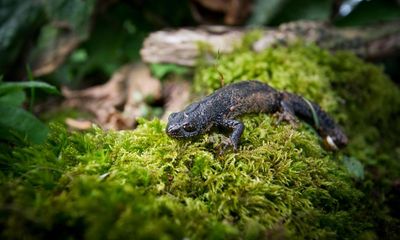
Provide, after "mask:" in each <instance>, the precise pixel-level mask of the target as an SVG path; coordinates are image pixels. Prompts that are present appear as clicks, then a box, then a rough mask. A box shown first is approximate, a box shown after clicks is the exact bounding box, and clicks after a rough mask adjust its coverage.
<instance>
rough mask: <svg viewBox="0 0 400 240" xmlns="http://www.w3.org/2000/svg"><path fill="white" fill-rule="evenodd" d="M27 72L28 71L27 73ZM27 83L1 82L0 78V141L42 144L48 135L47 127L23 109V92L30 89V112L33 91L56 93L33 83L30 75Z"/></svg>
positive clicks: (52, 89) (46, 85)
mask: <svg viewBox="0 0 400 240" xmlns="http://www.w3.org/2000/svg"><path fill="white" fill-rule="evenodd" d="M28 72H29V71H28ZM28 75H30V77H29V80H30V81H29V82H3V81H2V78H0V113H1V115H2V116H1V117H0V139H1V140H6V141H11V142H18V141H21V140H22V141H28V142H32V143H42V142H43V141H44V140H45V139H46V137H47V133H48V131H49V130H48V128H47V126H46V125H45V124H44V123H42V122H41V121H40V120H39V119H37V118H36V117H35V116H34V115H33V114H32V113H31V112H28V111H26V110H25V109H24V108H23V104H24V103H25V101H26V100H27V97H26V94H25V90H27V89H30V96H31V98H30V103H29V106H30V110H31V111H32V106H33V100H34V99H33V98H34V95H35V91H34V89H36V88H39V89H42V90H44V91H46V92H49V93H58V91H57V89H56V88H55V87H54V86H51V85H50V84H47V83H45V82H40V81H34V80H33V78H32V76H31V74H28Z"/></svg>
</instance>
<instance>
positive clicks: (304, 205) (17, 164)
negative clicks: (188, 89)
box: [0, 45, 399, 239]
mask: <svg viewBox="0 0 400 240" xmlns="http://www.w3.org/2000/svg"><path fill="white" fill-rule="evenodd" d="M218 71H220V72H221V73H222V75H223V76H224V82H225V83H229V82H232V81H237V80H242V79H254V78H257V79H260V80H262V81H268V82H269V83H270V84H271V85H273V86H275V87H277V88H280V89H286V90H289V91H292V92H298V93H300V94H302V95H304V96H307V97H308V98H310V99H313V100H315V101H317V102H320V103H321V105H322V106H323V107H324V108H326V109H328V110H329V111H330V112H331V113H332V114H333V115H334V116H335V117H336V118H337V119H338V120H339V121H340V122H341V123H342V124H343V125H344V126H345V127H346V131H347V132H348V133H349V135H350V136H351V144H350V146H349V148H348V149H347V150H345V151H342V152H340V153H329V152H326V151H324V150H323V149H322V148H321V144H320V139H319V137H318V136H317V134H316V133H315V132H314V130H313V129H312V128H311V127H310V126H308V125H306V124H302V125H300V127H299V128H297V129H296V128H293V127H292V126H290V125H288V124H284V123H283V124H279V125H276V124H274V122H275V119H274V118H273V117H271V116H268V115H265V114H259V115H248V116H244V117H243V118H242V120H243V121H244V123H245V125H246V130H245V132H244V134H243V137H242V140H241V145H240V150H239V151H238V152H236V153H235V152H227V153H225V154H224V155H218V149H217V146H218V145H219V144H220V142H221V141H222V138H223V137H222V136H221V135H219V134H216V133H210V134H208V135H204V136H201V137H198V138H197V139H193V140H184V141H178V140H175V139H171V138H169V137H168V136H167V135H166V134H165V132H164V128H165V123H164V122H160V121H159V120H157V119H156V120H153V121H145V120H141V121H140V122H139V127H138V128H137V129H136V130H134V131H119V132H116V131H103V130H100V129H98V128H95V129H92V130H91V131H89V132H86V133H76V132H75V133H68V132H67V131H66V130H65V128H64V127H61V126H58V125H52V127H51V134H50V138H49V140H48V141H47V142H46V143H45V144H42V145H35V146H26V147H14V148H11V150H10V149H9V150H8V151H2V152H1V153H0V191H1V193H2V194H1V195H0V229H2V230H1V233H0V237H1V238H33V239H44V238H54V237H57V238H78V239H79V238H87V239H126V238H128V239H129V238H135V239H183V238H190V239H239V238H245V239H259V238H268V239H274V238H275V239H281V238H290V239H304V238H307V239H317V238H318V239H328V238H339V239H342V238H349V239H354V238H356V237H359V238H365V237H368V238H374V237H376V235H377V234H381V233H379V232H377V231H376V229H377V228H378V227H379V225H378V224H385V226H386V227H387V226H396V223H398V221H397V220H396V219H394V218H391V217H390V215H389V214H388V206H387V205H384V204H383V200H376V199H372V200H370V199H369V196H370V195H369V191H371V192H372V191H373V190H375V189H376V188H375V187H376V185H377V183H376V182H372V180H371V179H372V178H371V176H370V175H367V178H366V180H364V181H363V182H358V183H355V182H354V181H353V179H352V177H351V174H350V173H349V172H348V171H347V170H346V169H345V167H344V166H343V165H342V164H341V161H342V159H343V158H345V157H351V158H355V159H359V160H360V161H362V162H363V163H364V164H368V166H379V164H381V163H388V164H391V165H390V166H393V167H394V169H392V170H390V171H388V172H390V173H391V175H389V176H391V177H395V176H398V175H396V174H398V173H396V168H395V167H397V165H396V164H394V163H393V159H395V154H394V152H392V151H389V149H390V146H392V147H393V146H395V143H394V142H392V137H393V136H394V133H388V134H387V135H385V134H386V133H385V131H389V130H390V129H392V131H393V132H395V131H398V129H396V128H397V127H396V126H393V125H392V122H391V121H394V120H395V118H390V116H392V115H394V113H395V111H396V109H398V108H397V107H396V106H398V105H396V104H398V102H399V100H398V98H399V95H398V89H396V88H395V87H394V86H393V85H392V84H390V81H389V80H388V79H387V78H386V77H385V76H384V75H383V74H382V73H381V71H380V70H379V69H378V68H376V67H374V66H372V65H370V64H366V63H363V62H362V61H360V60H358V59H357V58H355V57H353V56H350V55H348V54H345V53H338V54H336V55H334V56H332V55H329V54H328V53H326V52H324V51H322V50H320V49H318V48H316V47H312V46H311V47H305V46H299V45H298V46H293V47H288V48H277V49H275V50H274V51H272V50H267V52H263V53H260V54H255V53H251V52H248V51H245V50H243V49H242V50H240V51H238V52H237V53H235V54H232V55H224V56H221V57H220V59H219V62H218V64H217V65H216V66H210V67H207V66H203V67H202V68H201V69H200V68H199V70H198V72H197V74H196V80H195V89H196V91H197V93H202V94H204V93H209V92H211V91H212V90H213V89H216V88H218V87H219V84H220V76H219V74H218ZM356 87H357V88H356ZM382 87H384V88H386V89H385V90H382ZM354 88H356V90H355V89H354ZM387 89H390V90H387ZM351 93H354V94H351ZM383 93H385V94H383ZM355 94H358V95H360V98H359V97H356V96H355ZM383 95H384V96H383ZM389 101H390V103H391V104H392V105H391V106H387V105H388V104H389ZM366 103H367V104H372V105H373V106H371V107H369V106H368V110H367V111H366V110H363V108H362V106H363V104H366ZM378 106H381V107H378ZM382 106H384V107H382ZM386 106H387V107H386ZM377 124H379V125H377ZM360 129H362V130H363V131H361V130H360ZM364 130H365V131H364ZM392 135H393V136H392ZM383 136H388V138H387V140H388V141H387V142H384V141H380V138H381V137H383ZM393 139H394V138H393ZM393 141H394V140H393ZM371 159H373V160H374V161H372V160H371ZM382 186H384V187H387V185H385V184H382ZM360 190H362V191H363V192H362V191H360ZM379 196H384V195H379ZM387 228H388V230H387V232H390V231H393V229H394V228H390V227H387Z"/></svg>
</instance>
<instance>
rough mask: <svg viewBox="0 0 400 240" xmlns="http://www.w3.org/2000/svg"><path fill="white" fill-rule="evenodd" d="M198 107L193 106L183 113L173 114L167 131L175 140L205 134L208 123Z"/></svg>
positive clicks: (169, 119)
mask: <svg viewBox="0 0 400 240" xmlns="http://www.w3.org/2000/svg"><path fill="white" fill-rule="evenodd" d="M197 107H198V105H197V104H192V105H190V106H189V107H187V108H186V109H185V110H184V111H182V112H176V113H171V115H169V117H168V124H167V128H166V129H165V131H166V132H167V134H168V135H169V136H171V137H174V138H188V137H194V136H197V135H199V134H201V133H203V132H205V131H206V130H207V129H208V128H207V126H206V125H207V122H208V121H206V120H205V119H203V118H204V116H202V115H201V114H198V113H197V111H196V109H197Z"/></svg>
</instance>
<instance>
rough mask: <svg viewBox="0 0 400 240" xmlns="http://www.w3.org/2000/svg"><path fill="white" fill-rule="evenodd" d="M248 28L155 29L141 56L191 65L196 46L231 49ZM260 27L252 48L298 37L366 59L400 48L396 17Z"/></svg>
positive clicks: (197, 47) (193, 62)
mask: <svg viewBox="0 0 400 240" xmlns="http://www.w3.org/2000/svg"><path fill="white" fill-rule="evenodd" d="M250 31H253V30H252V29H247V28H232V27H199V28H183V29H178V30H164V31H158V32H154V33H152V34H150V36H149V37H147V39H146V40H145V41H144V44H143V47H142V49H141V56H142V59H143V61H144V62H147V63H174V64H179V65H184V66H194V65H195V64H196V62H197V60H198V57H199V56H200V54H201V53H200V49H201V48H199V46H203V47H204V46H207V47H208V48H210V49H211V50H212V51H213V52H215V53H216V52H221V53H227V52H231V51H232V50H233V49H234V47H235V45H236V44H238V43H239V42H240V41H241V39H242V37H243V36H244V34H246V33H248V32H250ZM260 31H261V33H262V37H261V38H259V39H258V40H256V41H255V42H254V43H253V44H252V49H253V50H254V51H256V52H259V51H262V50H264V49H267V48H270V47H274V46H276V45H279V44H289V43H292V42H296V41H299V40H302V41H305V42H308V43H315V44H317V45H318V46H320V47H322V48H326V49H328V50H331V51H337V50H349V51H352V52H354V53H356V54H357V55H358V56H360V57H362V58H366V59H374V58H381V57H384V56H386V55H388V54H393V53H396V52H398V51H399V50H400V21H396V22H389V23H382V24H379V25H374V26H369V27H364V28H356V27H353V28H336V27H333V26H329V25H326V24H324V23H321V22H312V21H298V22H292V23H287V24H282V25H281V26H279V27H278V28H275V29H272V28H271V29H268V28H265V29H260Z"/></svg>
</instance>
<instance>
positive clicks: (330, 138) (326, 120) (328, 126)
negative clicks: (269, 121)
mask: <svg viewBox="0 0 400 240" xmlns="http://www.w3.org/2000/svg"><path fill="white" fill-rule="evenodd" d="M281 105H283V106H285V108H288V109H284V110H285V111H287V110H289V111H291V113H292V114H294V115H296V116H297V117H298V118H300V119H302V120H304V121H305V122H307V123H308V124H310V125H312V126H313V127H314V128H315V129H316V130H317V131H318V133H319V135H320V136H321V137H322V138H323V140H324V144H325V146H327V147H328V148H329V149H331V150H336V149H339V148H343V147H345V146H346V145H347V143H348V139H347V136H346V134H345V133H344V132H343V130H342V128H341V127H340V126H339V125H338V124H337V123H336V122H335V121H334V120H333V119H332V118H331V117H330V116H329V115H328V114H327V113H326V112H325V111H324V110H322V108H321V107H320V106H319V105H318V104H316V103H314V102H312V101H309V100H307V99H305V98H303V97H301V96H298V95H296V94H293V93H288V92H283V93H282V95H281Z"/></svg>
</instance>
